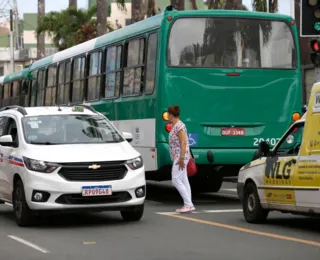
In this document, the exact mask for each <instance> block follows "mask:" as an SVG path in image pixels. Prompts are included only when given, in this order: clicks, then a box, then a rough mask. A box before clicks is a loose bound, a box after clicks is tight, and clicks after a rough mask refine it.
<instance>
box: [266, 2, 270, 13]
mask: <svg viewBox="0 0 320 260" xmlns="http://www.w3.org/2000/svg"><path fill="white" fill-rule="evenodd" d="M266 1H267V13H270V10H269V0H266Z"/></svg>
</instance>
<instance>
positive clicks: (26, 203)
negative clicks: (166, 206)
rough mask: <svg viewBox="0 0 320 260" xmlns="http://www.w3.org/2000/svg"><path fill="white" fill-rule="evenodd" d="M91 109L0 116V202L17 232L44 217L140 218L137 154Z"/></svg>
mask: <svg viewBox="0 0 320 260" xmlns="http://www.w3.org/2000/svg"><path fill="white" fill-rule="evenodd" d="M131 141H132V135H131V134H130V133H122V134H121V133H119V131H118V130H117V129H116V128H115V127H114V126H113V124H112V123H111V122H110V121H109V120H108V119H107V118H106V117H105V116H103V115H102V114H100V113H98V112H96V111H95V110H94V109H93V108H91V107H88V106H84V105H80V106H73V107H71V106H61V107H26V108H23V107H19V106H11V107H4V108H2V109H0V201H1V202H3V203H4V202H8V203H12V204H13V209H14V213H15V218H16V222H17V224H18V225H19V226H27V225H29V224H31V223H32V221H33V217H34V215H35V214H41V213H44V212H49V213H50V212H52V211H57V210H59V211H67V210H71V211H73V210H76V211H88V210H90V211H105V210H112V211H118V210H119V211H121V215H122V217H123V219H124V220H128V221H138V220H140V219H141V217H142V215H143V212H144V201H145V195H146V180H145V169H144V165H143V161H142V158H141V155H140V154H139V153H138V152H137V151H136V150H135V149H134V148H133V147H132V146H131V145H130V144H129V142H131Z"/></svg>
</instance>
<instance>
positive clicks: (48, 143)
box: [30, 141, 60, 145]
mask: <svg viewBox="0 0 320 260" xmlns="http://www.w3.org/2000/svg"><path fill="white" fill-rule="evenodd" d="M30 143H31V144H44V145H55V144H60V143H51V142H34V141H31V142H30Z"/></svg>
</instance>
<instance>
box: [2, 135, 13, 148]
mask: <svg viewBox="0 0 320 260" xmlns="http://www.w3.org/2000/svg"><path fill="white" fill-rule="evenodd" d="M0 145H2V146H14V145H15V142H13V140H12V135H3V136H0Z"/></svg>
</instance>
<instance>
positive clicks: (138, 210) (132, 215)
mask: <svg viewBox="0 0 320 260" xmlns="http://www.w3.org/2000/svg"><path fill="white" fill-rule="evenodd" d="M143 212H144V204H142V205H139V206H134V207H130V208H128V209H126V210H122V211H121V216H122V218H123V220H124V221H139V220H140V219H141V218H142V216H143Z"/></svg>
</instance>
